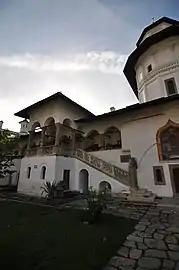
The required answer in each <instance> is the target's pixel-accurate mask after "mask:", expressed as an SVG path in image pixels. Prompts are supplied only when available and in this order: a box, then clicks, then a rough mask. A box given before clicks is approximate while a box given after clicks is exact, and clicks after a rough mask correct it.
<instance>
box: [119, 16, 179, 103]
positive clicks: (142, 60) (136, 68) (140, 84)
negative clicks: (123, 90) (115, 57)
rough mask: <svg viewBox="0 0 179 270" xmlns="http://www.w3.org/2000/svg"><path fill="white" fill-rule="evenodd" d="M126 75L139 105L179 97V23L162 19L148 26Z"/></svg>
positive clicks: (131, 59)
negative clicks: (174, 96) (177, 95)
mask: <svg viewBox="0 0 179 270" xmlns="http://www.w3.org/2000/svg"><path fill="white" fill-rule="evenodd" d="M124 74H125V76H126V78H127V80H128V82H129V84H130V85H131V87H132V89H133V91H134V93H135V95H136V96H137V98H138V99H139V102H140V103H144V102H148V101H151V100H154V99H158V98H162V97H167V96H171V95H175V94H179V21H176V20H173V19H170V18H167V17H163V18H161V19H159V20H158V21H155V22H153V23H152V24H151V25H149V26H147V27H146V28H145V29H144V30H143V32H142V33H141V35H140V37H139V39H138V41H137V43H136V49H135V50H134V51H133V52H132V53H131V54H130V56H129V57H128V60H127V62H126V65H125V67H124Z"/></svg>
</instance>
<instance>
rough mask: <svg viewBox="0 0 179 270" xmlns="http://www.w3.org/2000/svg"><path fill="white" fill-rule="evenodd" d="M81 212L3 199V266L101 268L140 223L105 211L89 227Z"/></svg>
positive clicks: (0, 262)
mask: <svg viewBox="0 0 179 270" xmlns="http://www.w3.org/2000/svg"><path fill="white" fill-rule="evenodd" d="M80 217H81V211H77V210H64V211H57V210H55V209H51V208H47V207H38V206H34V205H29V204H22V203H16V202H5V201H1V202H0V267H1V269H6V270H8V269H18V270H22V269H23V270H35V269H40V270H41V269H43V270H46V269H49V270H56V269H61V270H71V269H78V270H94V269H95V270H97V269H98V270H100V269H102V268H103V267H104V266H105V264H106V263H107V261H108V260H109V259H110V257H111V256H113V255H114V254H115V253H116V251H117V250H118V249H119V247H120V245H121V244H122V243H123V241H124V240H125V237H126V235H127V234H128V233H130V232H131V231H132V230H133V227H134V225H135V223H134V222H133V221H131V220H127V219H123V218H118V217H114V216H111V215H105V216H104V217H103V219H102V221H101V222H100V223H99V224H96V225H91V226H89V225H84V224H83V223H82V222H81V220H80Z"/></svg>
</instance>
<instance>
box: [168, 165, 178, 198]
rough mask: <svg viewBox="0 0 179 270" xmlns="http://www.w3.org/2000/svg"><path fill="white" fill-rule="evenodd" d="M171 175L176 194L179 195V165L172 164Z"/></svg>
mask: <svg viewBox="0 0 179 270" xmlns="http://www.w3.org/2000/svg"><path fill="white" fill-rule="evenodd" d="M169 167H170V175H171V181H172V187H173V193H174V195H178V196H179V165H170V166H169Z"/></svg>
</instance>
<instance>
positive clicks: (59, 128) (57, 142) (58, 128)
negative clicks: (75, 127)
mask: <svg viewBox="0 0 179 270" xmlns="http://www.w3.org/2000/svg"><path fill="white" fill-rule="evenodd" d="M55 125H56V135H55V145H56V146H58V145H59V140H60V130H61V123H56V124H55Z"/></svg>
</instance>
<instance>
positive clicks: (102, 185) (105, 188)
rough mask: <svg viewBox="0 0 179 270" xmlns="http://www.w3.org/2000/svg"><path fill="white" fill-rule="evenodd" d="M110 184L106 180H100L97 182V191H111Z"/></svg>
mask: <svg viewBox="0 0 179 270" xmlns="http://www.w3.org/2000/svg"><path fill="white" fill-rule="evenodd" d="M111 190H112V188H111V184H110V183H109V182H107V181H102V182H100V183H99V192H104V193H111Z"/></svg>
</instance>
